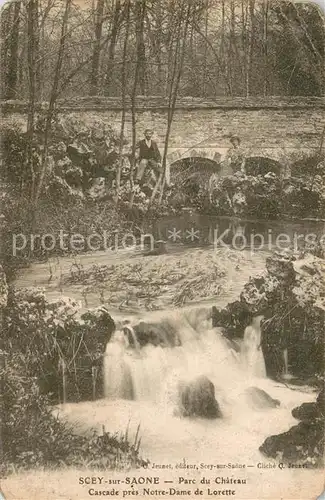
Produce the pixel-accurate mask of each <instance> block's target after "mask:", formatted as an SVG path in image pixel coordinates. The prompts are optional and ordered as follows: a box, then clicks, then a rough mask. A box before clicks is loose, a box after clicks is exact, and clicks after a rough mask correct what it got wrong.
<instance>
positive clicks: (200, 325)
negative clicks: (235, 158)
mask: <svg viewBox="0 0 325 500" xmlns="http://www.w3.org/2000/svg"><path fill="white" fill-rule="evenodd" d="M217 222H218V224H221V225H222V224H223V225H222V228H224V227H225V228H227V227H228V228H229V227H230V226H229V225H231V224H232V225H233V226H232V227H235V229H233V231H236V230H237V229H238V227H241V228H242V233H244V234H246V235H247V234H248V233H252V232H255V233H256V231H258V232H260V233H262V234H264V235H267V234H268V233H269V229H270V228H271V226H270V228H269V227H268V225H267V224H266V223H264V225H263V224H262V223H261V222H258V221H257V222H254V223H253V222H247V221H246V222H245V221H238V220H237V221H235V222H234V220H231V221H229V220H224V219H223V220H220V219H218V221H216V219H215V218H214V219H211V218H208V217H206V218H205V219H203V220H202V218H200V216H196V215H193V214H190V213H189V214H185V215H184V217H183V218H182V219H179V218H177V219H169V220H165V221H162V222H160V223H159V224H158V225H157V226H155V228H154V232H155V236H156V238H162V239H165V240H167V241H168V250H167V255H168V258H169V259H171V260H174V261H176V260H177V259H178V260H179V259H180V258H181V257H180V256H182V255H190V256H191V258H193V259H194V260H195V261H197V265H198V266H200V265H201V264H202V262H205V261H204V258H205V256H206V255H208V254H212V253H213V252H215V248H214V247H213V246H211V241H209V235H210V236H211V228H212V230H213V231H214V230H215V228H216V223H217ZM176 224H177V225H176ZM234 224H235V226H234ZM268 224H269V223H268ZM252 226H254V228H255V229H254V228H252ZM174 227H176V229H177V230H179V231H181V238H182V239H183V240H182V241H174V242H173V241H170V240H168V235H170V233H168V232H170V231H172V230H173V228H174ZM192 227H194V228H200V229H199V230H200V239H199V240H198V241H195V239H194V240H193V241H191V242H189V241H186V234H187V233H186V231H190V229H191V228H192ZM253 229H254V231H253ZM272 230H273V231H274V233H275V234H276V235H278V234H281V233H282V232H283V233H284V232H286V234H289V236H290V238H291V237H293V234H294V233H295V231H300V232H301V233H303V234H307V233H308V232H316V234H318V235H321V234H322V231H324V222H310V223H308V224H306V223H304V222H297V223H293V224H291V225H289V228H288V224H286V223H276V224H275V225H273V226H272ZM184 234H185V237H184ZM233 234H235V232H234V233H233ZM184 238H185V240H184ZM196 243H197V244H196ZM202 245H203V247H202ZM273 250H274V245H273V246H272V248H265V247H264V248H260V249H259V250H258V251H254V252H253V253H252V252H251V251H249V250H248V249H247V248H243V249H241V250H236V249H235V250H232V251H233V252H235V253H236V252H237V253H238V256H239V257H238V258H239V259H240V260H239V262H240V264H238V265H239V268H240V269H239V270H238V271H237V272H235V271H234V263H233V262H232V261H229V264H228V270H229V274H228V282H229V286H228V289H227V291H226V292H225V293H224V294H222V293H221V294H220V295H219V296H218V297H217V298H215V299H214V300H212V299H213V298H210V299H209V300H208V301H207V300H202V301H196V302H195V301H194V302H193V303H191V304H187V305H186V307H183V308H178V309H177V308H170V307H167V306H166V305H165V307H164V303H162V307H161V309H160V310H157V311H145V310H140V309H139V308H138V309H132V308H130V309H129V310H122V311H121V308H118V307H116V306H114V307H113V308H112V316H113V318H116V317H119V318H127V319H129V321H130V324H131V328H132V324H135V323H136V322H138V321H139V319H142V320H147V321H155V322H158V323H159V322H162V321H164V322H165V324H167V325H170V327H171V328H173V330H176V331H177V333H178V335H179V337H180V339H181V345H179V346H175V347H165V348H163V347H161V346H153V345H151V344H148V345H146V346H145V347H143V348H141V349H140V348H139V346H138V344H137V339H136V338H134V339H133V343H132V345H130V343H129V342H128V340H127V339H126V337H125V335H124V334H123V332H122V331H117V332H116V333H115V334H114V335H113V337H112V339H111V340H110V342H109V343H108V344H107V349H106V355H105V362H104V387H105V393H104V395H103V396H104V397H103V398H102V399H99V400H97V401H93V402H82V403H68V404H65V405H62V406H61V407H60V408H59V409H58V411H59V414H60V416H61V418H66V419H67V420H68V421H69V422H71V423H73V425H74V426H75V428H76V430H78V432H81V433H84V432H85V433H88V432H90V429H96V430H97V431H98V432H101V430H102V429H103V427H104V428H105V429H106V430H109V431H110V432H112V433H114V432H118V433H125V431H126V429H128V432H129V439H131V440H132V439H134V436H135V434H136V432H137V428H138V425H139V424H140V437H141V455H142V456H143V457H144V458H148V459H149V460H150V464H149V466H148V469H150V471H149V472H148V471H142V472H141V471H137V473H136V474H137V475H139V474H140V475H141V473H142V474H143V475H147V474H149V473H150V475H152V476H154V475H157V476H160V478H161V479H162V480H164V478H168V480H172V481H173V482H174V485H177V481H179V479H178V478H179V476H180V475H181V476H183V477H184V478H186V477H188V478H189V477H190V478H195V479H196V480H197V481H199V480H202V478H203V477H204V476H206V477H213V478H215V477H216V476H220V475H222V476H223V477H228V478H237V479H240V478H242V479H243V478H246V479H247V483H246V484H243V485H242V486H240V489H238V488H237V493H236V496H237V498H247V499H251V500H252V499H258V498H260V497H261V494H262V490H263V488H265V490H267V493H266V492H265V491H264V492H263V495H266V494H267V495H268V497H267V498H272V499H276V498H287V499H289V498H295V499H296V500H298V499H307V498H308V499H309V498H310V499H311V498H315V497H316V496H317V495H318V494H320V493H321V488H322V476H323V471H319V470H311V469H310V470H308V469H306V470H299V469H295V468H288V467H285V468H284V469H283V470H280V469H279V465H278V464H279V461H274V460H272V459H267V458H266V457H264V456H263V455H262V454H261V453H260V452H259V446H260V445H261V444H262V443H263V441H264V440H265V439H266V438H267V437H268V436H270V435H273V434H278V433H281V432H285V431H287V430H288V429H289V428H290V427H291V426H293V425H295V424H297V420H295V419H294V418H293V417H292V415H291V410H292V409H293V408H294V407H296V406H298V405H300V404H302V403H303V402H311V401H315V399H316V393H315V392H313V390H312V389H311V388H309V387H307V386H302V387H299V388H296V387H293V386H290V385H285V384H282V383H280V382H275V381H273V380H270V379H268V378H267V377H266V376H265V374H264V373H263V371H261V372H260V373H256V372H255V373H252V371H251V370H249V369H248V367H247V366H245V365H243V362H242V359H241V352H240V349H239V352H238V351H236V350H234V349H233V348H232V347H231V346H230V345H229V343H228V341H227V340H226V339H225V338H224V337H223V336H222V333H221V332H220V331H219V330H218V329H213V330H212V329H211V325H210V321H209V314H208V312H209V310H210V309H209V308H210V303H213V304H215V305H217V306H218V305H219V306H220V305H225V304H227V303H228V302H230V301H232V300H236V299H237V298H238V296H239V294H240V291H241V289H242V287H243V285H244V283H246V282H247V280H248V279H249V277H250V276H252V275H256V274H258V273H261V272H262V271H263V269H264V266H265V259H266V257H267V256H268V255H270V253H271V252H272V251H273ZM223 251H224V252H226V250H223V249H222V252H223ZM218 255H219V254H218ZM150 258H151V259H153V260H154V261H155V262H157V261H159V259H160V260H161V259H163V258H164V256H162V255H157V256H153V257H150ZM145 259H148V257H144V256H143V255H142V254H141V253H139V252H138V251H134V250H129V249H124V250H121V251H119V252H116V253H114V254H113V253H110V254H107V253H105V252H97V253H94V254H85V255H80V256H78V262H81V263H82V264H83V266H85V267H87V265H93V264H94V263H95V262H96V263H107V262H113V263H115V264H116V263H121V264H125V263H126V262H127V261H128V260H131V261H132V262H135V261H141V262H143V261H145V262H148V261H146V260H145ZM225 259H227V253H225ZM51 262H52V263H51V266H52V279H51V280H50V281H49V280H48V278H47V277H46V276H47V269H48V265H49V263H37V264H33V265H32V266H31V267H30V268H29V269H27V270H25V271H23V272H22V273H21V275H20V276H19V277H18V279H17V284H18V285H19V286H26V285H28V284H29V286H33V285H36V286H44V287H45V289H46V293H47V295H48V297H49V298H52V299H53V298H56V297H58V296H60V295H61V294H63V295H68V296H73V297H74V298H78V299H82V294H81V291H80V288H78V287H76V286H75V285H74V286H72V285H71V286H69V285H68V284H65V285H63V286H62V280H61V285H60V286H59V281H60V280H59V275H60V276H61V277H62V274H63V275H64V274H66V273H68V271H69V269H70V267H71V264H72V262H73V259H72V258H70V257H62V258H59V259H52V261H51ZM162 263H163V261H162ZM207 265H208V264H207ZM121 286H122V287H123V284H121ZM211 301H212V302H211ZM98 303H99V302H98V298H96V295H95V294H93V295H91V296H89V298H88V306H96V305H98ZM107 306H108V307H110V305H109V304H107ZM167 327H168V326H167ZM202 376H204V377H207V378H208V379H209V380H210V381H212V383H213V385H214V387H215V396H216V400H217V402H218V404H219V406H220V409H221V412H222V418H217V419H203V418H200V417H195V418H194V417H188V418H185V417H182V416H180V415H179V413H178V412H177V404H178V403H177V387H178V386H179V384H180V383H182V384H186V383H191V381H193V380H194V379H195V378H197V377H202ZM252 387H257V388H258V389H261V390H263V391H265V392H266V393H267V394H268V395H269V396H270V397H271V398H273V399H276V400H279V402H280V405H279V406H278V407H270V406H269V405H268V404H265V405H262V407H260V408H256V407H254V405H252V402H251V401H250V400H249V398H247V393H246V390H247V389H249V388H252ZM130 395H131V396H130ZM131 398H132V399H131ZM175 487H178V486H175ZM214 489H216V484H215V483H214ZM234 489H236V488H235V487H234ZM85 495H86V490H85ZM153 498H156V497H155V496H153ZM263 498H266V496H263Z"/></svg>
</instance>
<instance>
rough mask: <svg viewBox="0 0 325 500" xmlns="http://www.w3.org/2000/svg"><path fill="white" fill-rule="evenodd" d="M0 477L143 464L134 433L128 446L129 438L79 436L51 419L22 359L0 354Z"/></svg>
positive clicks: (63, 423) (54, 418)
mask: <svg viewBox="0 0 325 500" xmlns="http://www.w3.org/2000/svg"><path fill="white" fill-rule="evenodd" d="M1 357H2V359H3V358H5V364H4V365H2V366H1V368H0V380H1V382H2V394H3V401H2V408H3V413H2V415H1V417H2V418H1V424H2V447H3V462H2V464H1V468H2V470H1V472H2V473H8V472H10V471H11V470H16V469H17V468H18V469H20V468H23V469H29V468H33V467H35V468H39V467H53V466H56V467H57V466H61V465H72V466H76V467H78V466H86V467H91V468H96V469H124V470H125V469H129V468H131V467H137V466H141V465H144V464H146V463H147V462H146V461H144V460H142V459H141V458H140V456H139V448H140V440H139V433H137V435H136V438H135V440H134V442H133V443H132V444H130V443H129V441H128V433H127V431H126V433H125V434H123V435H116V434H115V435H112V434H110V433H108V432H105V431H103V434H102V435H98V434H96V433H93V435H92V436H81V435H77V434H75V433H74V431H73V429H72V427H70V426H69V425H68V424H67V423H65V422H64V421H61V420H60V419H59V418H58V416H55V415H54V413H53V410H52V409H51V407H50V406H49V400H48V398H47V397H46V396H42V395H40V394H39V387H38V384H37V381H36V378H34V377H31V376H30V375H29V374H28V372H27V371H26V369H25V366H24V360H23V356H21V355H19V354H10V355H9V354H8V353H2V354H1Z"/></svg>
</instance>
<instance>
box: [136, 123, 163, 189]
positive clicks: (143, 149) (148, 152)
mask: <svg viewBox="0 0 325 500" xmlns="http://www.w3.org/2000/svg"><path fill="white" fill-rule="evenodd" d="M152 136H153V131H152V130H151V129H146V130H145V132H144V139H142V140H141V141H139V142H138V144H137V148H136V158H137V160H138V168H137V173H136V180H137V181H138V182H139V184H140V185H143V184H144V180H145V178H146V177H149V180H150V178H151V177H153V178H154V179H157V177H158V174H159V173H160V172H161V155H160V151H159V149H158V146H157V143H156V142H155V141H153V140H152ZM148 174H149V175H148Z"/></svg>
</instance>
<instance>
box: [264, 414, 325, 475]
mask: <svg viewBox="0 0 325 500" xmlns="http://www.w3.org/2000/svg"><path fill="white" fill-rule="evenodd" d="M259 450H260V452H262V453H263V454H264V455H266V456H267V457H272V458H277V459H279V460H281V461H282V462H287V463H288V462H290V463H303V464H304V463H305V464H309V466H322V464H323V454H324V423H323V422H321V421H320V420H314V421H312V422H300V423H299V424H298V425H295V426H294V427H291V429H289V430H288V431H287V432H283V433H282V434H278V435H275V436H270V437H268V438H266V440H265V441H264V443H263V444H262V445H261V446H260V448H259Z"/></svg>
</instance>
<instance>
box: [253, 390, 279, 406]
mask: <svg viewBox="0 0 325 500" xmlns="http://www.w3.org/2000/svg"><path fill="white" fill-rule="evenodd" d="M245 394H246V397H247V400H248V402H249V404H250V405H251V406H253V407H254V408H255V409H264V408H277V407H278V406H280V401H279V400H278V399H273V398H272V397H271V396H270V395H269V394H268V393H267V392H265V391H263V389H259V388H258V387H249V388H248V389H246V391H245Z"/></svg>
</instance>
